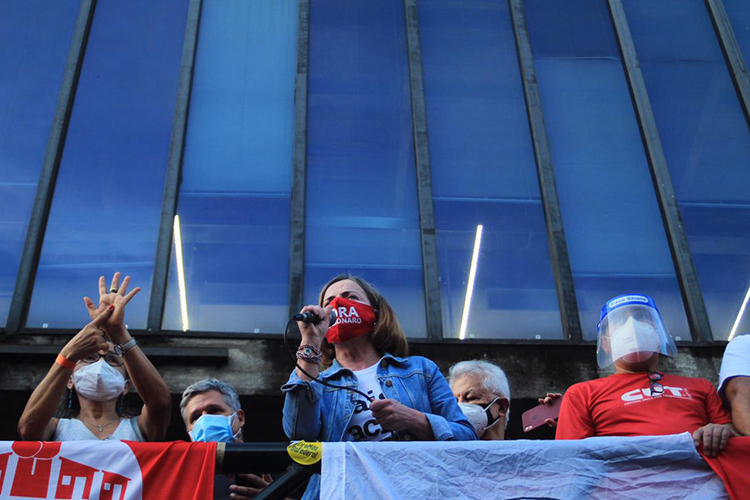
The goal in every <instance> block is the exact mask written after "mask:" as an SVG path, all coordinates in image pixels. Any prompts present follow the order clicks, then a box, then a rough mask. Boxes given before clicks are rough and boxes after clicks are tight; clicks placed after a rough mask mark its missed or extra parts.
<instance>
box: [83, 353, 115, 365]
mask: <svg viewBox="0 0 750 500" xmlns="http://www.w3.org/2000/svg"><path fill="white" fill-rule="evenodd" d="M101 358H104V362H105V363H107V364H108V365H109V366H114V367H116V368H119V367H121V366H122V365H123V363H124V360H123V359H122V356H118V355H117V354H114V353H111V352H108V353H107V354H101V353H98V352H97V353H96V354H91V355H90V356H86V357H85V358H83V359H82V360H81V361H82V362H83V363H88V364H92V363H96V362H97V361H99V360H100V359H101Z"/></svg>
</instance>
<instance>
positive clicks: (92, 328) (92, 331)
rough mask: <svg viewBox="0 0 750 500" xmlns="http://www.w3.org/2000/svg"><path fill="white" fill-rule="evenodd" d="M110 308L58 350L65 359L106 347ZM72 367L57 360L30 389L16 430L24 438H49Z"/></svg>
mask: <svg viewBox="0 0 750 500" xmlns="http://www.w3.org/2000/svg"><path fill="white" fill-rule="evenodd" d="M112 311H113V309H112V308H108V309H104V310H103V311H102V312H101V313H99V314H98V316H97V317H96V318H95V319H94V320H93V321H92V322H91V323H89V324H88V325H86V326H85V327H84V328H83V329H82V330H81V331H80V332H78V333H77V334H76V336H75V337H73V338H72V339H71V340H70V341H69V342H68V343H67V344H65V346H64V347H63V348H62V351H60V355H62V356H63V357H64V358H65V359H67V360H68V361H70V362H71V363H73V364H75V363H76V362H78V361H79V360H81V359H83V358H85V357H86V356H89V355H91V354H94V353H97V352H99V351H102V350H103V351H106V350H107V348H108V346H107V340H106V339H105V337H104V332H103V331H102V330H101V326H102V325H103V324H104V323H105V322H106V321H107V319H108V318H109V317H110V316H111V315H112ZM72 373H73V371H72V370H71V369H70V368H66V367H64V366H63V365H61V364H60V363H58V362H57V361H55V363H54V364H53V365H52V368H50V370H49V372H47V375H46V376H45V377H44V379H43V380H42V381H41V382H40V383H39V385H38V386H36V389H34V392H32V393H31V397H30V398H29V401H28V402H27V403H26V407H25V408H24V410H23V414H22V415H21V418H20V420H19V421H18V434H19V436H21V439H23V440H26V441H48V440H49V439H50V438H51V437H52V436H53V434H54V433H55V429H56V428H57V422H58V419H56V418H53V417H54V414H55V410H56V409H57V405H58V404H59V402H60V398H61V397H62V395H63V393H64V392H65V387H66V385H67V383H68V380H70V377H71V375H72Z"/></svg>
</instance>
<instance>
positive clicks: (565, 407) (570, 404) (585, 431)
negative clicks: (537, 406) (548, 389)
mask: <svg viewBox="0 0 750 500" xmlns="http://www.w3.org/2000/svg"><path fill="white" fill-rule="evenodd" d="M595 435H596V428H595V427H594V422H593V420H592V418H591V410H590V409H589V407H588V404H587V403H586V401H585V398H584V397H583V394H582V393H581V386H580V385H578V384H576V385H573V386H571V387H570V388H569V389H568V390H567V392H566V393H565V397H564V398H563V401H562V405H561V406H560V416H559V417H558V419H557V431H556V433H555V439H585V438H589V437H593V436H595Z"/></svg>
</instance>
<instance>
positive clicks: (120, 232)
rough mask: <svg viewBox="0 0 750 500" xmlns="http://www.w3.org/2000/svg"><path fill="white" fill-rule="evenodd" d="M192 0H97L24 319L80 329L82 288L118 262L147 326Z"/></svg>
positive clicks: (140, 322) (140, 324) (132, 320)
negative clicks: (135, 288) (135, 293)
mask: <svg viewBox="0 0 750 500" xmlns="http://www.w3.org/2000/svg"><path fill="white" fill-rule="evenodd" d="M187 5H188V0H160V1H158V2H154V1H151V0H129V1H127V2H121V1H118V0H103V1H99V2H97V5H96V12H95V14H94V19H93V23H92V26H91V33H90V35H89V40H88V45H87V47H86V57H85V59H84V62H83V68H82V70H81V76H80V81H79V83H78V90H77V92H76V96H75V104H74V106H73V111H72V115H71V118H70V126H69V129H68V134H67V139H66V142H65V149H64V151H63V156H62V161H61V164H60V173H59V175H58V178H57V184H56V186H55V195H54V198H53V200H52V208H51V211H50V215H49V222H48V225H47V231H46V234H45V239H44V246H43V248H42V255H41V259H40V262H39V268H38V272H37V276H36V283H35V285H34V293H33V296H32V301H31V307H30V311H29V317H28V321H27V325H28V326H30V327H44V326H45V325H46V326H49V327H50V328H80V327H81V325H83V324H85V323H87V322H88V321H89V319H88V314H87V312H86V308H85V307H84V306H83V301H82V300H81V297H82V296H83V295H91V294H95V293H96V290H97V288H96V282H97V278H98V277H99V276H100V275H106V276H111V275H112V274H113V272H114V271H122V272H123V273H124V274H129V275H130V276H132V278H133V279H132V283H133V286H140V287H142V288H143V291H142V292H141V293H140V294H139V295H138V296H137V297H136V298H135V299H133V301H132V302H131V303H130V305H128V323H129V326H130V327H131V328H134V329H138V328H144V327H145V325H146V316H147V310H148V302H149V297H148V295H149V291H150V289H151V278H152V274H153V262H154V255H155V251H156V239H157V234H158V231H159V217H160V215H161V202H162V195H163V192H164V173H165V171H166V165H167V159H168V156H169V139H170V135H171V131H172V119H173V116H174V106H175V99H176V95H177V82H178V77H179V69H180V58H181V55H182V41H183V38H184V32H185V23H186V19H187Z"/></svg>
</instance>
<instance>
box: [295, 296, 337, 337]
mask: <svg viewBox="0 0 750 500" xmlns="http://www.w3.org/2000/svg"><path fill="white" fill-rule="evenodd" d="M331 309H332V307H331V306H326V307H320V306H316V305H309V306H305V307H303V308H302V310H301V311H300V312H301V313H312V314H315V315H316V316H317V317H318V318H320V321H318V322H317V323H306V322H304V321H298V322H297V326H299V331H300V334H301V335H302V343H303V344H312V345H314V346H315V347H320V344H321V343H322V342H323V339H324V338H325V336H326V333H327V332H328V318H329V317H330V316H331Z"/></svg>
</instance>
